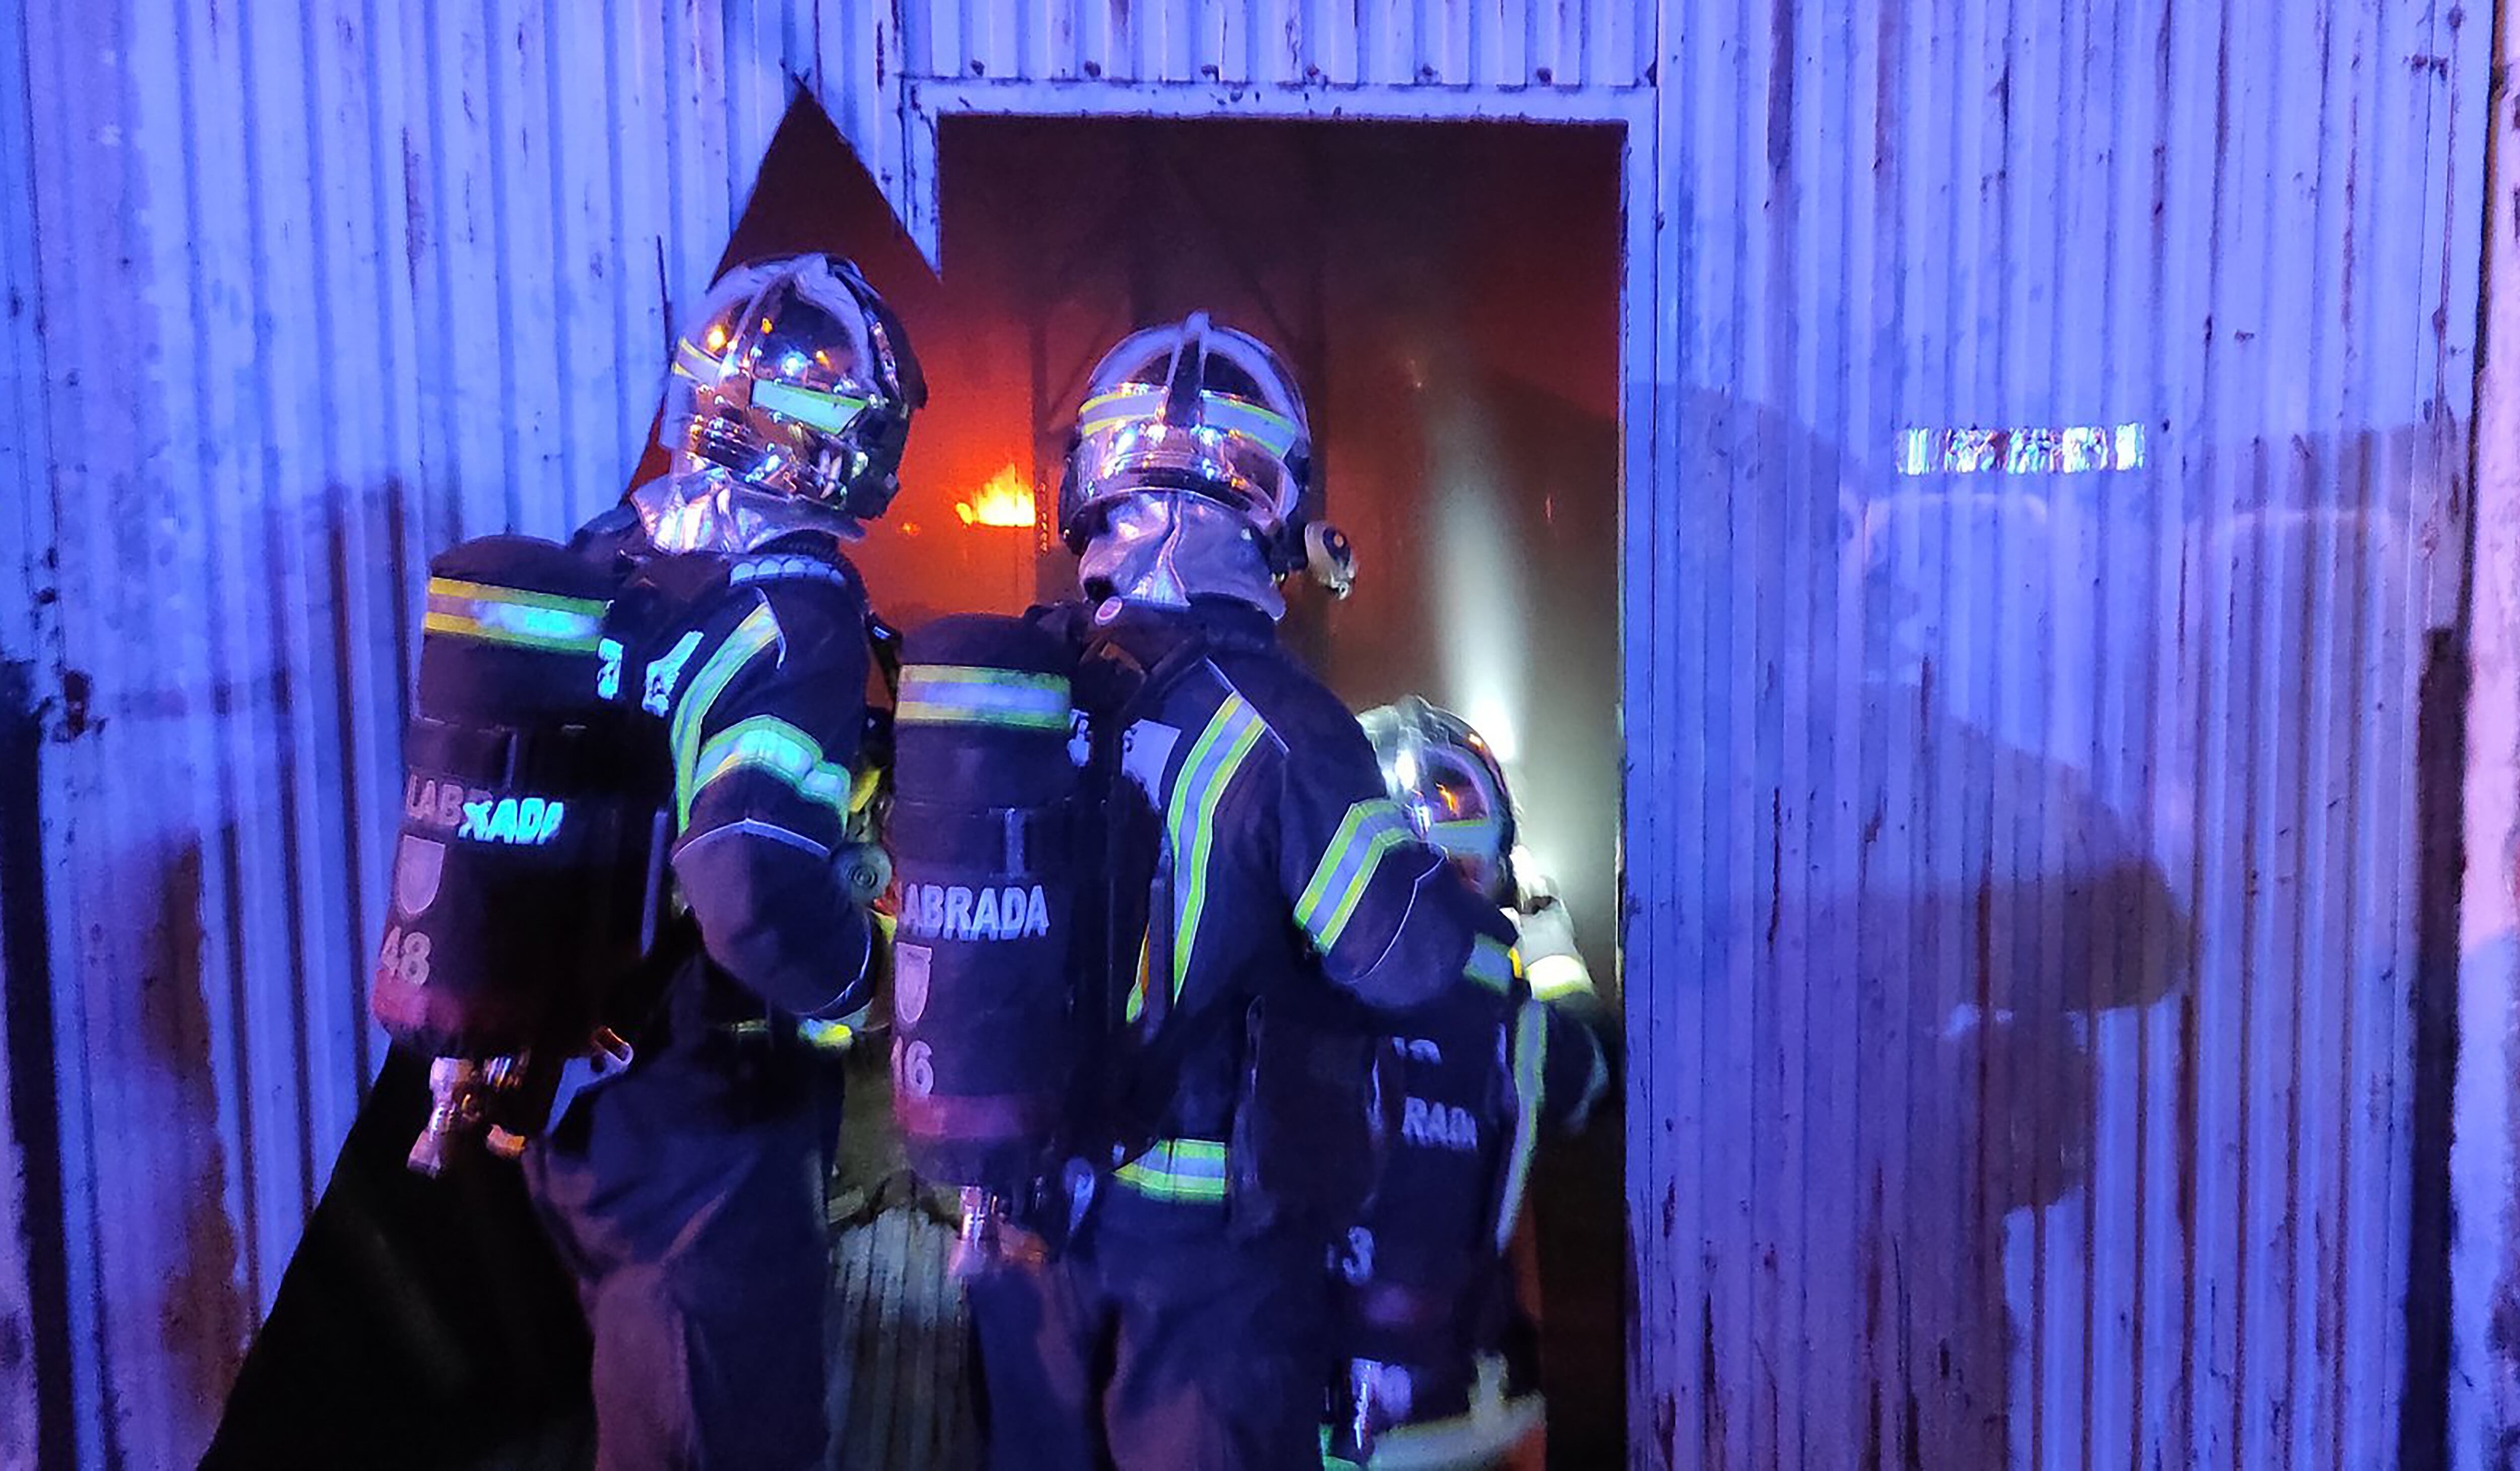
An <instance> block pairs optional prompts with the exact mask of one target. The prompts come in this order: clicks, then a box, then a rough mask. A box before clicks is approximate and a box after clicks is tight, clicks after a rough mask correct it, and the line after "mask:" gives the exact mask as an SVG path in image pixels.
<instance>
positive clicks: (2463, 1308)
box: [2448, 5, 2520, 1466]
mask: <svg viewBox="0 0 2520 1471" xmlns="http://www.w3.org/2000/svg"><path fill="white" fill-rule="evenodd" d="M2495 21H2496V23H2497V31H2498V34H2497V36H2496V42H2495V51H2494V63H2495V66H2494V77H2495V86H2494V91H2493V95H2492V97H2491V98H2490V100H2489V103H2488V107H2487V112H2488V117H2489V124H2488V125H2489V127H2490V129H2491V141H2490V143H2489V153H2490V156H2491V159H2492V162H2491V170H2492V172H2491V177H2490V178H2489V179H2488V180H2487V184H2486V199H2487V201H2489V203H2488V208H2487V210H2486V226H2485V232H2486V241H2485V273H2486V298H2485V314H2484V316H2485V320H2484V325H2483V330H2484V337H2485V340H2484V343H2483V350H2482V352H2481V354H2480V357H2481V359H2482V365H2481V368H2480V372H2479V381H2478V385H2477V419H2476V537H2475V573H2474V576H2475V586H2474V592H2473V594H2472V602H2471V606H2470V609H2469V613H2470V620H2471V625H2472V628H2473V640H2474V642H2473V648H2474V657H2475V687H2474V690H2473V691H2472V694H2471V698H2470V704H2469V719H2468V726H2467V737H2468V739H2467V789H2466V799H2467V801H2466V806H2467V812H2466V817H2467V822H2466V830H2465V839H2466V850H2467V851H2466V860H2467V862H2466V869H2467V871H2466V883H2465V885H2464V887H2463V888H2462V890H2461V892H2460V900H2459V920H2460V923H2459V958H2460V960H2459V972H2460V973H2459V1008H2458V1035H2459V1060H2458V1098H2457V1134H2456V1148H2455V1152H2454V1153H2453V1161H2452V1178H2453V1181H2455V1182H2456V1189H2457V1196H2456V1201H2455V1208H2456V1219H2457V1222H2458V1226H2459V1229H2458V1232H2457V1236H2456V1238H2455V1242H2454V1248H2455V1256H2454V1261H2455V1263H2456V1267H2455V1270H2454V1272H2453V1289H2454V1296H2455V1301H2456V1309H2457V1315H2456V1321H2457V1334H2456V1340H2455V1351H2454V1352H2455V1356H2456V1357H2455V1360H2454V1362H2455V1372H2454V1373H2453V1377H2452V1381H2451V1382H2452V1385H2453V1390H2452V1400H2451V1404H2450V1405H2449V1406H2448V1411H2449V1413H2448V1421H2449V1432H2450V1435H2451V1436H2452V1438H2453V1439H2452V1444H2453V1446H2454V1447H2456V1448H2457V1450H2458V1453H2459V1455H2460V1457H2461V1460H2460V1464H2462V1465H2468V1466H2486V1465H2492V1464H2494V1463H2495V1461H2496V1459H2497V1458H2498V1457H2501V1458H2505V1459H2507V1458H2508V1456H2509V1455H2510V1453H2511V1450H2510V1448H2511V1447H2512V1445H2513V1444H2514V1441H2515V1437H2520V1339H2515V1337H2514V1335H2513V1334H2512V1333H2511V1331H2510V1328H2509V1325H2510V1324H2511V1323H2512V1322H2513V1321H2515V1318H2520V1253H2514V1252H2513V1251H2512V1250H2511V1242H2512V1239H2513V1230H2514V1224H2515V1220H2520V1174H2515V1168H2514V1155H2515V1146H2520V1110H2515V1108H2514V1100H2515V1099H2520V107H2515V106H2514V101H2515V99H2520V90H2515V88H2514V73H2513V69H2512V68H2513V67H2514V65H2515V64H2520V7H2515V6H2508V5H2504V6H2498V7H2496V15H2495Z"/></svg>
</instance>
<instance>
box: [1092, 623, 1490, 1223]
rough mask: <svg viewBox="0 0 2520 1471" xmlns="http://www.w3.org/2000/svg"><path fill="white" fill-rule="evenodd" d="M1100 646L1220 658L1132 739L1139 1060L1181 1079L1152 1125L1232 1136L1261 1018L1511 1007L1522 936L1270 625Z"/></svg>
mask: <svg viewBox="0 0 2520 1471" xmlns="http://www.w3.org/2000/svg"><path fill="white" fill-rule="evenodd" d="M1057 612H1058V613H1060V614H1067V615H1070V616H1072V617H1074V618H1075V619H1076V620H1077V621H1078V622H1080V623H1081V622H1083V621H1084V619H1085V618H1086V616H1087V615H1086V612H1085V610H1084V609H1083V608H1081V607H1068V608H1062V609H1059V610H1057ZM1054 616H1057V615H1056V614H1055V615H1054ZM1085 637H1086V638H1087V640H1088V648H1089V657H1091V650H1092V646H1093V642H1094V641H1097V640H1107V641H1108V642H1109V643H1110V644H1111V645H1113V646H1116V647H1117V648H1118V649H1119V650H1120V651H1122V652H1124V653H1125V654H1126V655H1127V656H1128V657H1129V658H1130V659H1132V660H1134V661H1135V662H1137V663H1139V664H1141V665H1143V666H1144V667H1146V668H1148V669H1149V670H1152V669H1155V668H1157V667H1158V666H1160V665H1162V664H1163V662H1164V660H1165V658H1166V656H1167V655H1170V654H1172V653H1174V652H1175V651H1177V650H1179V649H1181V648H1183V647H1184V646H1185V645H1187V644H1191V643H1193V641H1194V642H1195V643H1196V644H1197V645H1199V646H1200V647H1198V648H1196V649H1194V650H1193V652H1194V653H1195V654H1196V657H1195V660H1194V662H1192V663H1189V664H1188V665H1187V666H1183V667H1181V672H1180V673H1178V674H1177V675H1176V676H1175V677H1173V678H1171V679H1170V681H1169V683H1168V684H1166V685H1165V686H1164V687H1163V688H1161V689H1160V690H1159V691H1157V692H1156V694H1155V696H1154V698H1153V700H1152V701H1151V703H1150V704H1142V705H1141V707H1140V708H1138V709H1137V710H1136V711H1135V712H1134V713H1135V717H1136V718H1135V719H1134V720H1132V721H1131V723H1130V724H1129V725H1128V727H1127V729H1126V730H1125V732H1124V733H1123V735H1122V741H1123V745H1122V751H1123V754H1122V757H1121V768H1122V771H1121V776H1120V778H1119V779H1118V780H1127V781H1129V782H1131V783H1134V784H1135V785H1137V786H1138V787H1139V788H1140V789H1141V790H1142V791H1143V792H1144V793H1145V794H1146V797H1147V799H1148V805H1149V806H1151V808H1152V809H1153V813H1154V817H1155V821H1156V823H1157V825H1158V826H1159V828H1160V837H1159V845H1160V850H1161V851H1160V855H1159V857H1158V860H1157V880H1156V882H1155V883H1154V884H1153V885H1152V886H1151V896H1150V898H1149V901H1148V909H1149V913H1148V924H1147V927H1146V932H1147V939H1146V943H1145V944H1144V945H1143V946H1142V947H1141V950H1140V955H1139V962H1138V965H1137V969H1136V979H1135V983H1134V985H1133V986H1131V987H1130V988H1129V989H1128V991H1127V994H1126V996H1125V997H1124V998H1122V999H1121V1000H1120V1006H1119V1009H1120V1011H1121V1016H1120V1025H1121V1030H1122V1035H1123V1038H1124V1039H1125V1040H1126V1041H1127V1042H1128V1043H1130V1044H1133V1045H1134V1049H1133V1048H1132V1047H1128V1046H1124V1047H1123V1048H1122V1049H1121V1051H1120V1053H1119V1060H1120V1065H1121V1066H1122V1067H1123V1068H1124V1069H1126V1068H1128V1067H1129V1066H1130V1064H1131V1059H1132V1058H1133V1057H1135V1058H1137V1059H1139V1060H1140V1061H1142V1062H1143V1061H1145V1060H1147V1059H1149V1058H1152V1057H1158V1056H1160V1057H1162V1058H1164V1059H1166V1060H1167V1062H1168V1064H1171V1065H1163V1066H1148V1067H1144V1068H1142V1070H1141V1071H1140V1073H1139V1075H1138V1076H1136V1077H1134V1078H1131V1079H1129V1080H1128V1086H1129V1087H1131V1088H1134V1090H1135V1092H1134V1093H1133V1094H1132V1095H1131V1097H1130V1105H1131V1111H1132V1113H1133V1114H1134V1115H1135V1116H1136V1117H1137V1118H1138V1119H1140V1120H1141V1121H1143V1122H1145V1123H1147V1124H1148V1125H1151V1126H1152V1127H1153V1129H1154V1132H1155V1133H1156V1134H1158V1135H1159V1136H1163V1137H1179V1138H1183V1139H1191V1140H1222V1139H1224V1138H1226V1137H1228V1134H1229V1131H1230V1129H1231V1127H1232V1123H1233V1111H1234V1106H1235V1101H1236V1098H1237V1095H1238V1083H1239V1081H1240V1069H1241V1066H1242V1063H1243V1060H1244V1059H1243V1048H1244V1041H1245V1038H1244V1032H1243V1026H1242V1024H1243V1019H1244V1014H1245V1011H1246V1009H1247V1007H1248V1005H1249V1003H1251V1002H1252V1001H1254V1000H1257V999H1262V998H1267V997H1270V996H1272V995H1275V994H1282V993H1284V992H1286V991H1288V990H1289V989H1293V988H1303V987H1319V986H1320V985H1321V983H1323V982H1325V981H1327V982H1328V984H1329V985H1330V986H1332V987H1334V988H1337V989H1338V990H1339V991H1342V992H1345V993H1347V994H1348V995H1349V996H1350V997H1352V998H1353V999H1354V1000H1355V1001H1357V1002H1361V1003H1365V1004H1366V1005H1368V1006H1371V1007H1373V1008H1375V1009H1376V1010H1380V1011H1403V1010H1408V1009H1411V1008H1415V1007H1418V1006H1420V1005H1423V1004H1425V1003H1429V1002H1432V1001H1434V1000H1436V999H1437V998H1439V997H1443V996H1446V995H1447V994H1448V993H1451V992H1452V991H1454V990H1455V989H1456V988H1462V987H1469V988H1473V989H1474V990H1476V991H1478V992H1480V993H1483V994H1485V995H1488V996H1490V997H1492V998H1493V999H1494V1000H1495V1001H1496V1002H1497V1003H1499V1004H1503V1003H1504V1002H1505V998H1506V997H1507V996H1508V993H1509V992H1510V991H1511V989H1512V987H1513V983H1514V965H1513V958H1512V942H1513V930H1512V927H1511V926H1510V925H1509V924H1508V922H1507V921H1506V920H1505V918H1504V917H1503V916H1502V915H1501V914H1498V913H1497V912H1496V911H1495V910H1494V909H1491V908H1489V907H1488V906H1487V905H1485V904H1484V903H1482V902H1481V901H1480V899H1479V898H1478V896H1477V895H1476V894H1474V893H1473V892H1472V891H1471V890H1470V888H1469V887H1468V885H1467V884H1465V883H1463V881H1462V879H1461V878H1460V877H1459V875H1458V874H1457V873H1456V872H1455V871H1454V870H1453V869H1452V867H1451V866H1450V865H1449V864H1447V863H1446V862H1445V861H1444V859H1443V857H1442V855H1440V854H1438V853H1436V852H1435V851H1434V850H1432V849H1430V848H1428V847H1426V846H1425V845H1424V844H1422V843H1420V842H1419V841H1418V838H1417V836H1416V834H1415V833H1414V832H1413V831H1412V830H1411V829H1410V826H1409V823H1408V820H1407V818H1406V817H1405V816H1404V815H1403V814H1402V812H1401V810H1400V808H1399V807H1398V806H1397V805H1395V804H1394V803H1393V802H1391V801H1390V799H1389V798H1388V797H1387V796H1386V795H1385V793H1384V790H1383V783H1382V776H1381V771H1380V768H1379V767H1378V765H1377V764H1376V762H1375V760H1374V756H1373V747H1372V745H1371V744H1370V743H1369V742H1368V741H1367V739H1366V737H1365V733H1364V732H1363V730H1362V729H1360V728H1359V727H1358V725H1357V722H1356V718H1355V717H1354V716H1353V715H1352V714H1350V713H1349V711H1348V710H1347V708H1346V707H1345V706H1344V705H1342V704H1341V703H1340V702H1339V701H1338V699H1337V698H1336V697H1335V696H1334V695H1332V694H1331V693H1330V692H1329V691H1328V690H1327V689H1326V688H1324V687H1323V686H1322V684H1321V683H1320V681H1318V680H1316V679H1315V678H1314V677H1313V676H1312V675H1311V674H1309V673H1307V672H1306V671H1305V670H1303V669H1302V668H1300V667H1299V666H1298V665H1296V664H1295V663H1294V662H1293V661H1292V660H1291V659H1290V658H1288V657H1287V656H1286V655H1285V654H1284V653H1283V652H1282V651H1281V650H1280V649H1279V648H1278V646H1277V635H1276V628H1275V625H1274V624H1273V623H1272V622H1271V621H1270V619H1269V618H1268V616H1267V615H1266V614H1264V613H1262V612H1261V611H1259V610H1258V609H1256V608H1253V607H1250V606H1248V605H1246V604H1243V603H1240V602H1233V601H1230V600H1223V599H1201V600H1197V601H1196V602H1194V603H1193V606H1192V607H1191V608H1189V609H1186V610H1185V609H1176V608H1165V607H1160V606H1150V605H1144V604H1127V605H1123V606H1122V607H1121V609H1120V610H1119V611H1118V612H1117V614H1116V616H1113V617H1111V618H1109V619H1107V620H1106V621H1104V622H1103V623H1102V625H1101V626H1100V627H1098V628H1096V629H1094V630H1092V631H1091V632H1089V633H1087V634H1086V635H1085ZM1098 718H1108V717H1107V715H1104V716H1099V717H1098ZM1133 1169H1135V1170H1139V1171H1140V1172H1141V1173H1142V1174H1145V1173H1148V1169H1149V1167H1146V1166H1137V1165H1132V1166H1123V1168H1122V1169H1121V1170H1120V1172H1119V1174H1120V1178H1121V1179H1122V1181H1124V1182H1130V1183H1135V1184H1139V1185H1141V1186H1142V1188H1143V1187H1146V1186H1147V1185H1148V1184H1150V1183H1151V1184H1153V1185H1154V1186H1155V1187H1156V1190H1155V1192H1156V1193H1163V1185H1164V1183H1165V1181H1164V1180H1163V1178H1162V1177H1161V1176H1160V1175H1159V1174H1158V1175H1154V1176H1151V1177H1150V1178H1149V1179H1148V1180H1133V1179H1132V1171H1133ZM1220 1185H1221V1181H1220Z"/></svg>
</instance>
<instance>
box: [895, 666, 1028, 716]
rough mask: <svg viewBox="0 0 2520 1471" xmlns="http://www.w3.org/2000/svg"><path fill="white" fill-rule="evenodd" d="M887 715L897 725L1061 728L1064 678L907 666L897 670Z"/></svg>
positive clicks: (975, 668) (980, 668) (981, 668)
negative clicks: (897, 690)
mask: <svg viewBox="0 0 2520 1471" xmlns="http://www.w3.org/2000/svg"><path fill="white" fill-rule="evenodd" d="M893 719H894V720H895V721H896V722H898V723H900V724H902V725H985V726H1005V727H1009V728H1011V729H1014V730H1026V731H1064V730H1066V729H1067V720H1068V693H1067V681H1065V680H1063V679H1061V678H1059V677H1058V676H1057V675H1055V674H1021V673H1017V672H1016V671H1014V670H1011V669H990V668H987V667H985V666H978V665H968V664H912V665H909V666H908V667H906V668H904V669H903V670H902V671H901V694H900V698H899V702H898V703H897V704H896V705H895V706H894V707H893Z"/></svg>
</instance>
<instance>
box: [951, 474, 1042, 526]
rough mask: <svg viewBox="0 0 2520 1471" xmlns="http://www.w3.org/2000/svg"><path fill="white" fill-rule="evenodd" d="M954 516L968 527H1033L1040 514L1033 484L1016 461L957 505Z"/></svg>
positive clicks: (991, 477) (955, 505) (956, 503)
mask: <svg viewBox="0 0 2520 1471" xmlns="http://www.w3.org/2000/svg"><path fill="white" fill-rule="evenodd" d="M954 513H955V514H956V515H958V516H960V517H962V520H963V524H964V525H966V526H1030V525H1032V524H1033V522H1034V519H1035V518H1036V516H1037V515H1038V514H1039V512H1038V511H1036V509H1035V508H1034V504H1033V494H1032V484H1031V482H1030V481H1027V480H1026V479H1025V478H1024V475H1023V471H1022V470H1020V469H1017V468H1015V463H1014V462H1013V461H1012V460H1010V461H1008V462H1007V466H1006V468H1004V469H1002V470H999V471H998V472H997V473H996V474H994V475H991V476H990V477H989V479H988V483H987V484H985V485H982V486H981V487H980V488H979V489H977V490H975V491H973V492H971V493H970V494H969V495H967V496H965V497H964V498H963V499H962V500H959V501H957V502H955V503H954Z"/></svg>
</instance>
